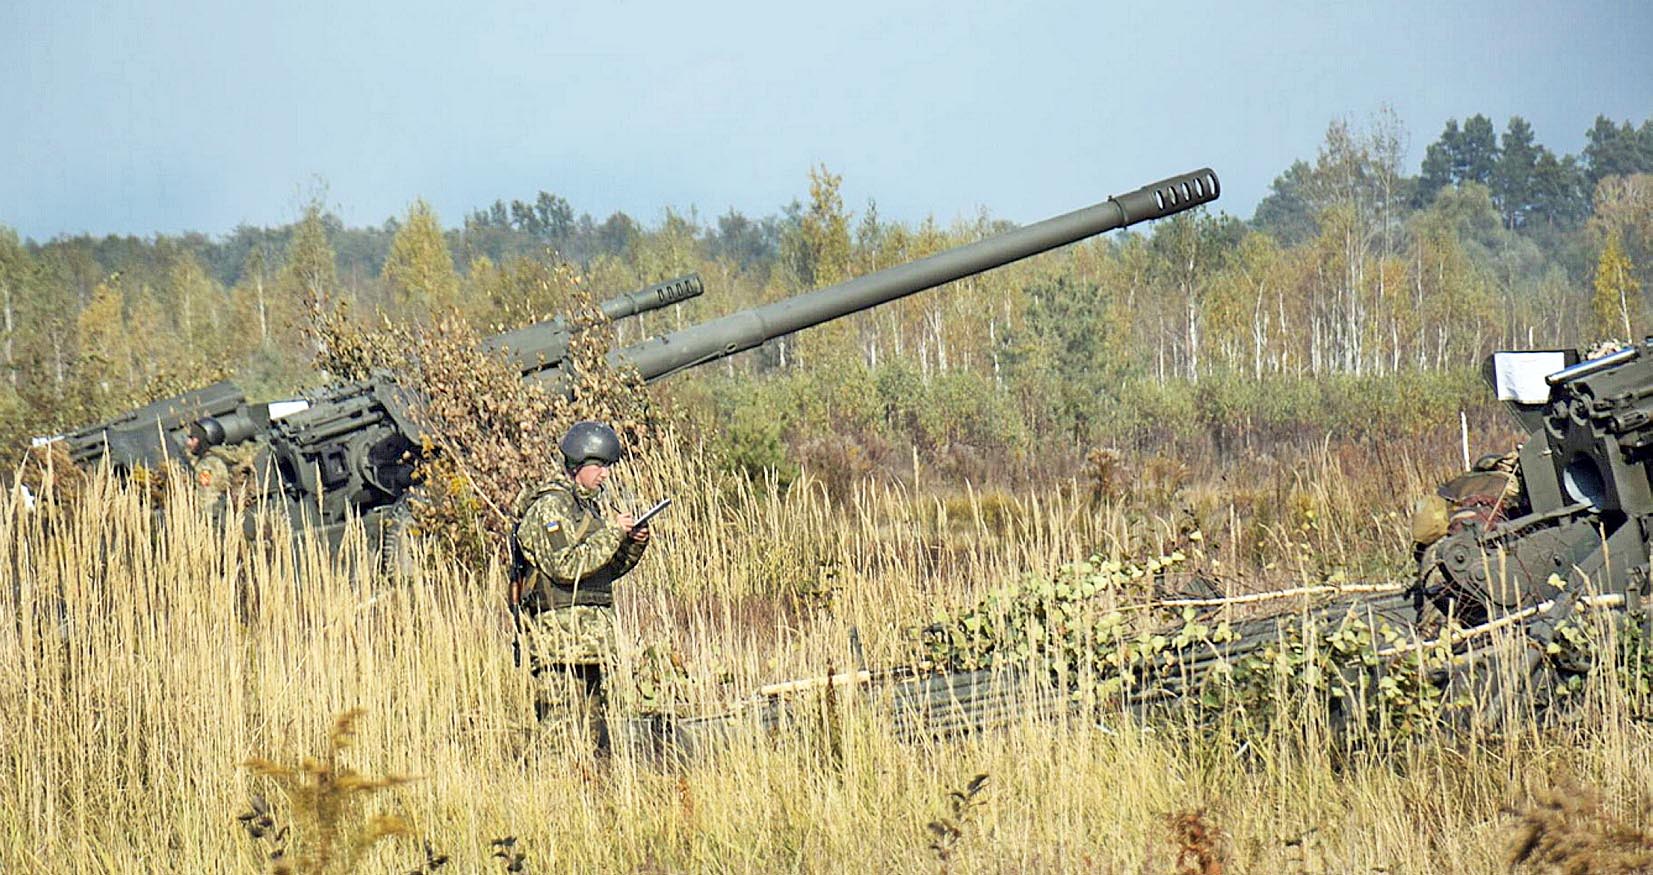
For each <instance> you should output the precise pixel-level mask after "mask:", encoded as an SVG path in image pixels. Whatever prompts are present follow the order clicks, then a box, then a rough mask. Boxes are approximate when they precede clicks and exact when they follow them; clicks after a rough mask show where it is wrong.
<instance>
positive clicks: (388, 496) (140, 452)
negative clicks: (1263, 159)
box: [65, 169, 1220, 547]
mask: <svg viewBox="0 0 1653 875" xmlns="http://www.w3.org/2000/svg"><path fill="white" fill-rule="evenodd" d="M1219 193H1220V188H1219V183H1218V181H1217V176H1216V174H1215V173H1214V172H1213V171H1211V170H1210V169H1202V170H1197V171H1194V172H1192V173H1187V174H1183V175H1180V176H1174V177H1171V178H1169V179H1165V180H1162V181H1160V182H1156V183H1154V184H1152V185H1148V186H1144V187H1143V188H1140V189H1137V190H1135V191H1132V192H1129V193H1127V194H1123V195H1118V196H1116V197H1111V198H1108V199H1107V200H1105V201H1102V202H1101V203H1098V204H1095V205H1093V206H1089V207H1085V208H1083V209H1079V210H1075V211H1073V212H1071V213H1066V214H1063V215H1060V216H1057V217H1055V218H1051V219H1046V220H1044V221H1041V222H1037V223H1034V224H1031V225H1027V226H1024V227H1021V228H1017V229H1014V230H1011V231H1007V232H1005V233H1002V234H999V235H996V236H993V237H990V238H987V239H984V240H980V241H977V242H975V243H970V244H967V245H964V246H959V247H957V248H954V249H949V250H946V251H944V252H940V253H937V254H934V255H931V256H928V257H925V258H921V259H918V260H916V261H912V262H909V263H907V264H902V265H898V266H895V267H891V268H887V269H885V270H881V271H878V272H875V273H871V274H868V275H865V276H861V277H857V278H855V279H851V280H849V281H847V282H843V283H838V284H836V285H832V286H827V287H825V288H821V289H816V290H814V291H811V292H806V293H804V294H800V295H796V296H794V297H790V298H786V299H783V300H780V301H776V302H774V303H771V304H766V305H764V306H761V307H755V308H751V309H748V310H741V311H738V312H735V313H731V314H729V315H726V316H723V317H720V318H717V319H712V320H709V321H707V322H703V323H700V324H697V325H692V326H689V327H687V328H684V329H682V330H679V331H674V332H671V333H668V334H664V335H660V336H658V337H654V338H651V339H649V340H645V341H643V342H640V343H637V344H633V345H630V346H626V347H622V348H619V349H615V350H613V351H612V352H610V353H609V355H608V361H609V363H610V364H612V365H614V366H616V367H621V368H633V369H635V370H636V372H637V374H638V375H639V376H640V377H641V378H642V379H643V380H644V381H645V382H652V381H654V380H658V379H662V378H664V377H666V376H669V375H671V374H675V373H677V372H679V371H682V370H685V369H688V368H693V367H696V366H699V365H702V364H706V363H708V362H712V361H716V360H719V359H722V358H725V357H728V356H731V355H734V354H736V353H739V352H741V351H744V350H749V349H753V348H755V347H757V346H760V345H761V344H763V343H764V342H766V341H769V340H772V339H774V338H778V337H782V336H784V335H787V334H791V333H793V332H796V331H800V330H803V329H805V328H809V327H811V326H814V325H819V324H821V323H824V322H830V321H832V320H835V319H841V318H844V317H846V316H849V315H851V314H854V313H858V312H861V311H862V310H866V309H869V308H871V307H875V306H878V305H879V304H883V303H887V302H890V301H894V300H898V299H900V298H903V297H906V296H908V295H911V294H914V293H917V292H921V291H924V290H926V289H931V288H935V287H937V286H941V285H945V284H946V283H949V282H952V281H954V280H958V279H963V278H965V277H969V276H973V275H975V274H978V273H982V272H984V271H987V270H991V269H993V268H996V267H1000V266H1002V265H1005V264H1008V263H1010V262H1013V261H1018V260H1021V259H1024V258H1029V257H1032V256H1034V255H1038V254H1040V253H1043V252H1048V251H1050V250H1052V249H1056V248H1058V247H1061V246H1065V245H1068V244H1070V243H1074V242H1077V241H1080V240H1083V239H1085V238H1087V237H1092V236H1095V235H1097V234H1101V233H1103V232H1106V231H1111V230H1115V229H1119V228H1125V227H1128V226H1130V225H1134V224H1137V223H1139V222H1145V221H1150V220H1154V219H1159V218H1163V217H1166V216H1170V215H1173V214H1175V213H1180V212H1183V211H1185V210H1189V209H1193V208H1195V207H1198V206H1201V205H1203V204H1207V203H1210V202H1212V201H1214V200H1216V199H1217V197H1218V195H1219ZM699 293H700V283H699V281H698V279H696V278H692V277H691V278H684V279H682V280H675V281H671V282H668V283H662V284H660V285H658V286H653V287H650V288H648V289H644V290H641V291H639V292H635V293H632V294H631V295H627V296H623V297H621V298H616V299H614V300H613V301H609V302H605V303H604V305H603V309H604V313H605V315H607V316H608V317H609V318H610V319H618V318H624V317H626V316H630V315H634V314H636V313H640V312H644V311H646V310H650V309H656V308H658V307H662V306H666V305H668V304H672V303H677V302H679V301H682V300H685V299H687V298H689V297H692V296H694V295H698V294H699ZM569 330H570V329H569V328H568V326H566V325H564V324H563V323H562V322H560V321H558V320H551V321H549V322H542V323H539V324H536V325H531V326H528V327H526V328H522V329H518V330H515V331H510V332H505V333H503V334H499V335H496V336H494V337H491V338H488V339H487V340H486V341H485V343H484V346H485V347H486V348H487V349H489V350H490V351H492V352H494V353H495V354H498V355H503V356H506V357H507V358H508V359H509V360H511V361H512V362H514V363H515V364H516V366H517V367H518V369H519V371H520V372H521V374H522V377H523V379H525V380H531V381H534V382H536V383H540V384H542V385H546V386H548V387H550V388H553V389H556V388H559V387H562V386H564V385H566V384H567V381H568V379H569V377H570V373H569V370H570V368H571V364H570V360H569V358H568V355H567V350H568V343H569ZM418 403H419V399H418V398H417V397H416V396H414V395H413V393H411V392H410V391H409V390H407V389H405V388H404V387H402V386H400V385H399V384H398V383H397V382H396V381H395V379H394V377H393V376H390V375H387V376H386V377H384V378H381V379H373V380H367V381H361V382H353V383H346V384H342V385H337V386H331V387H328V388H325V389H322V390H320V391H318V392H314V393H310V394H308V395H306V396H304V397H303V398H301V399H298V400H296V401H294V402H289V406H283V407H278V405H277V404H249V403H247V401H246V399H245V397H244V396H243V395H242V393H241V392H240V390H239V389H237V388H236V387H235V386H234V385H233V384H230V383H219V384H214V385H213V386H209V387H207V388H205V389H200V390H196V391H194V392H190V393H185V394H184V395H180V396H177V397H176V398H171V399H167V400H165V401H161V402H156V403H155V404H151V405H149V406H147V407H144V408H141V409H140V410H138V411H134V412H133V413H130V414H127V415H125V416H123V417H121V418H119V419H117V420H114V421H112V422H109V423H103V424H100V425H97V426H92V427H90V428H87V429H82V430H81V431H78V432H76V433H74V434H72V435H69V436H67V437H66V438H65V440H67V441H68V445H69V447H70V454H71V457H72V458H74V460H75V461H76V462H79V463H82V464H85V463H93V462H96V461H98V460H99V459H100V458H107V459H108V460H109V461H110V463H111V464H112V465H113V466H114V467H116V468H117V469H118V468H121V467H123V466H126V467H130V466H133V465H139V464H143V465H153V464H156V463H158V462H159V461H160V460H161V459H162V458H166V457H171V458H183V457H184V454H183V452H182V448H183V440H184V435H185V434H186V432H187V430H188V429H189V428H190V427H191V426H192V425H193V424H196V423H197V422H198V421H200V420H204V419H210V420H211V421H212V422H213V423H214V425H213V426H212V427H211V429H210V430H212V431H213V433H212V434H210V435H209V437H210V438H211V439H212V440H213V442H217V443H237V442H241V441H247V440H262V441H265V442H266V446H265V447H264V449H263V450H262V451H261V452H262V454H263V461H262V463H261V464H260V465H259V467H260V469H261V470H262V472H263V477H264V478H265V479H266V482H267V483H268V484H269V494H270V495H271V496H272V497H276V496H279V499H280V501H281V503H283V504H284V505H285V506H286V508H287V510H288V513H289V516H291V517H292V518H293V519H294V520H295V521H297V522H299V523H301V524H302V526H303V527H304V528H306V529H309V530H311V531H313V532H319V533H321V534H323V535H324V536H325V540H326V542H327V543H328V544H329V545H331V546H334V547H336V546H337V545H338V544H339V542H340V540H341V539H342V537H343V533H344V531H345V527H346V525H347V524H348V523H349V521H350V520H352V519H360V520H362V521H363V523H365V525H366V528H367V532H368V536H369V538H370V540H372V541H373V542H374V543H376V544H381V545H383V544H385V543H386V542H387V541H388V540H390V539H389V538H387V537H386V536H387V535H389V534H391V533H392V532H393V531H394V530H395V529H396V528H397V527H398V525H399V523H400V522H401V521H403V520H405V519H406V518H407V513H406V510H407V507H406V497H407V494H408V491H409V490H410V489H411V488H412V487H413V483H414V470H415V467H416V466H417V465H418V463H419V461H420V452H421V450H420V447H421V445H422V441H421V439H420V438H421V436H422V432H421V426H420V423H419V421H418V415H417V407H418Z"/></svg>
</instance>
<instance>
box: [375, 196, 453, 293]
mask: <svg viewBox="0 0 1653 875" xmlns="http://www.w3.org/2000/svg"><path fill="white" fill-rule="evenodd" d="M380 278H381V279H383V280H384V283H385V285H386V287H388V288H389V289H390V293H391V300H392V301H393V302H394V303H395V304H396V306H397V307H398V308H404V309H405V310H406V311H407V312H409V313H411V314H414V315H420V314H426V313H431V312H434V311H437V310H443V309H447V308H449V307H452V306H454V305H455V304H457V303H458V301H459V277H458V275H456V274H455V273H454V270H453V256H452V255H450V254H449V253H448V244H447V241H446V240H445V239H443V237H442V226H441V225H440V224H438V222H437V220H436V213H435V212H434V211H432V210H431V208H430V205H429V204H427V203H425V202H424V201H423V200H416V201H414V202H413V205H412V206H410V207H408V213H407V219H406V220H405V221H403V222H402V227H401V228H400V229H398V230H397V231H396V236H395V237H394V238H393V239H392V240H391V241H390V256H389V257H388V258H386V259H385V267H384V271H383V272H382V273H381V274H380Z"/></svg>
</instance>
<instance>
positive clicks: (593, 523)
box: [516, 481, 648, 743]
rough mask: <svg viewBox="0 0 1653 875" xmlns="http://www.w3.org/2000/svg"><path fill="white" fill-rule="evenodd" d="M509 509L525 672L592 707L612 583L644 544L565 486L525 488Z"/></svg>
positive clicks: (610, 650)
mask: <svg viewBox="0 0 1653 875" xmlns="http://www.w3.org/2000/svg"><path fill="white" fill-rule="evenodd" d="M516 509H517V510H518V512H519V522H518V523H517V529H516V541H517V547H518V549H520V550H521V552H522V560H523V566H524V568H523V573H522V577H521V579H520V580H519V586H520V587H521V594H522V600H521V606H522V609H523V614H524V616H523V617H522V622H521V633H522V638H523V643H524V646H525V649H526V651H527V653H528V660H529V662H528V664H529V667H530V669H531V670H532V671H533V673H534V676H535V677H536V678H538V679H539V680H540V683H541V685H542V688H547V687H557V686H558V685H560V684H565V683H567V682H568V681H570V680H579V681H583V683H584V686H585V692H586V693H587V694H588V695H589V696H591V697H593V698H595V699H598V700H599V702H600V699H601V696H602V675H603V673H604V672H605V670H606V669H607V667H608V666H610V665H611V664H612V661H613V654H614V643H615V642H614V581H615V580H616V579H618V578H620V577H622V576H624V575H625V574H626V573H627V572H628V571H630V570H631V569H632V568H633V567H635V566H636V565H637V562H638V560H639V559H641V558H642V556H643V551H644V549H645V548H646V547H647V546H648V545H647V542H644V541H634V540H632V539H631V538H630V537H628V535H627V533H626V532H625V531H624V530H622V529H620V528H619V527H618V526H616V525H615V524H614V522H613V520H612V519H611V518H610V515H609V514H606V513H604V511H603V508H602V507H601V505H599V503H598V501H597V496H596V495H595V494H594V493H588V492H586V491H585V490H583V489H580V488H579V487H578V486H576V485H574V484H572V483H569V482H567V481H555V482H551V483H546V484H542V485H541V486H539V487H536V488H535V489H533V490H530V491H529V492H528V493H526V494H525V495H524V496H523V497H522V498H520V499H518V502H517V508H516ZM542 692H545V693H552V695H551V696H550V698H552V699H556V698H561V697H562V696H563V695H564V693H563V691H562V690H560V689H556V690H552V689H542ZM599 732H600V730H599ZM600 743H601V742H600Z"/></svg>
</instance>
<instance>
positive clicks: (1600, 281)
mask: <svg viewBox="0 0 1653 875" xmlns="http://www.w3.org/2000/svg"><path fill="white" fill-rule="evenodd" d="M1595 288H1596V293H1595V296H1594V297H1592V298H1591V299H1590V310H1591V312H1592V313H1594V314H1595V317H1596V331H1597V333H1598V334H1599V335H1600V336H1602V337H1613V336H1622V337H1624V338H1627V339H1633V338H1635V337H1636V332H1635V329H1634V328H1633V327H1632V326H1633V325H1639V324H1641V323H1642V322H1643V318H1642V315H1643V314H1642V300H1641V283H1639V282H1637V280H1636V276H1635V266H1634V265H1632V264H1631V263H1630V256H1629V255H1627V254H1626V253H1625V251H1624V241H1623V239H1622V238H1621V237H1620V235H1619V232H1618V230H1617V229H1614V230H1613V231H1610V232H1609V233H1608V234H1607V245H1605V246H1603V247H1602V249H1601V258H1600V259H1599V260H1598V261H1597V262H1596V284H1595ZM1621 331H1622V332H1623V333H1622V334H1620V332H1621Z"/></svg>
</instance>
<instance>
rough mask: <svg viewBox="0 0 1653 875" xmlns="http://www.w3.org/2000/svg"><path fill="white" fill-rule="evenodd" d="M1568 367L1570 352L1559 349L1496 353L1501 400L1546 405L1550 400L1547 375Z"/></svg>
mask: <svg viewBox="0 0 1653 875" xmlns="http://www.w3.org/2000/svg"><path fill="white" fill-rule="evenodd" d="M1565 367H1567V354H1566V353H1564V352H1561V351H1560V350H1544V351H1540V352H1499V353H1493V356H1492V368H1493V374H1494V376H1495V377H1496V382H1497V385H1498V400H1499V401H1514V402H1517V403H1519V404H1543V403H1544V402H1546V401H1548V400H1550V384H1549V383H1546V382H1544V378H1545V377H1548V376H1549V375H1551V374H1553V373H1555V372H1556V371H1559V370H1561V369H1562V368H1565Z"/></svg>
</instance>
